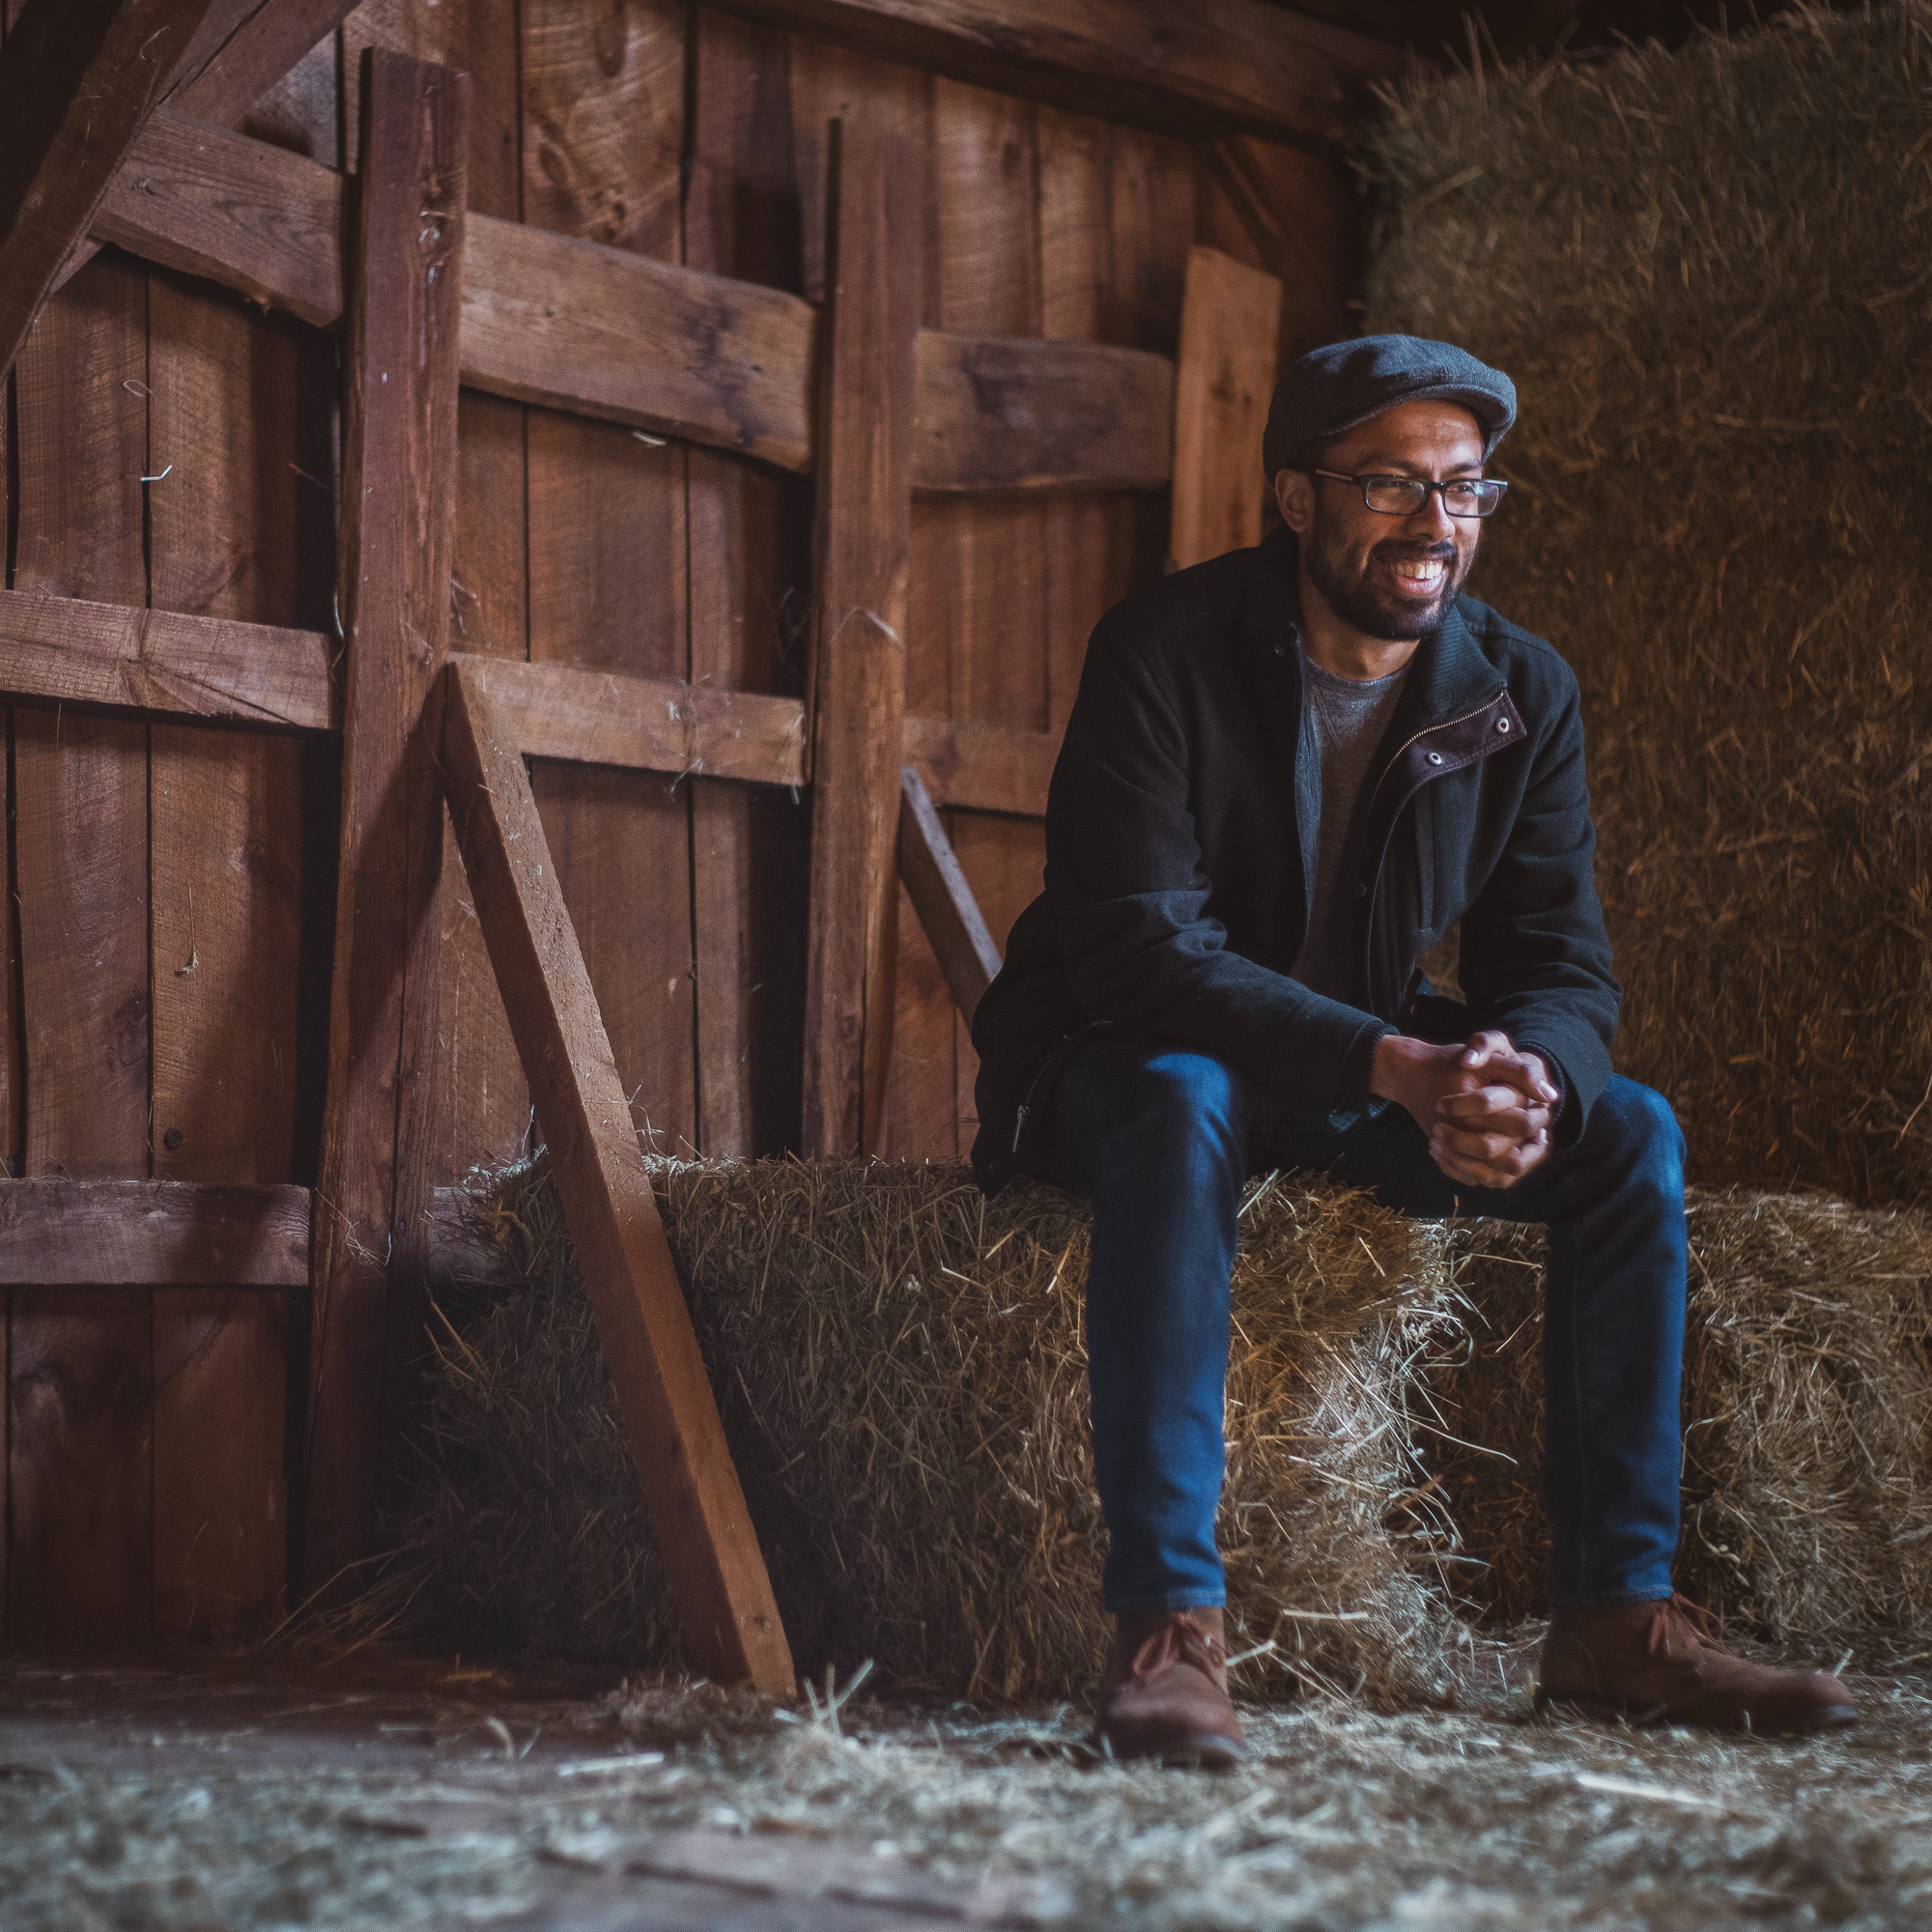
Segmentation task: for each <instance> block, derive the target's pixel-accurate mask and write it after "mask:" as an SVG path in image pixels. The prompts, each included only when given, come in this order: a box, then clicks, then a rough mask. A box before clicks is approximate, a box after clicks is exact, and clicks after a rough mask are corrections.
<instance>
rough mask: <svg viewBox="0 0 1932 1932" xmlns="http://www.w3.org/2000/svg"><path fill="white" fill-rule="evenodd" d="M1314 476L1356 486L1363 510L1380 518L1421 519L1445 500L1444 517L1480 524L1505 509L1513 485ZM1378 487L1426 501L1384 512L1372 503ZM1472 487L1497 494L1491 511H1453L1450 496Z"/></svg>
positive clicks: (1325, 472) (1482, 479) (1492, 479)
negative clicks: (1434, 502)
mask: <svg viewBox="0 0 1932 1932" xmlns="http://www.w3.org/2000/svg"><path fill="white" fill-rule="evenodd" d="M1310 474H1311V475H1315V476H1325V477H1327V478H1328V480H1329V481H1330V482H1331V483H1352V484H1354V485H1355V486H1356V487H1357V488H1358V489H1359V490H1360V491H1361V493H1362V507H1363V508H1364V509H1365V510H1373V511H1375V513H1376V515H1377V516H1378V517H1419V516H1421V514H1422V513H1423V511H1424V510H1425V509H1426V508H1427V507H1428V504H1429V499H1430V497H1434V496H1439V497H1441V498H1442V512H1443V515H1445V516H1449V517H1454V518H1455V519H1456V520H1457V521H1458V522H1459V523H1465V524H1466V523H1478V522H1481V521H1483V520H1484V519H1486V518H1489V517H1493V516H1494V515H1495V513H1496V512H1497V511H1498V510H1500V509H1501V508H1502V506H1503V498H1504V497H1506V496H1508V494H1509V485H1508V484H1507V483H1506V482H1505V481H1504V480H1503V479H1502V478H1501V477H1500V476H1451V477H1449V478H1447V479H1446V480H1445V481H1443V482H1440V483H1432V482H1430V480H1429V479H1428V478H1427V477H1426V476H1387V475H1370V476H1345V475H1344V474H1343V473H1342V472H1341V470H1339V469H1316V470H1312V471H1310ZM1375 483H1399V484H1401V485H1402V486H1403V488H1405V489H1407V490H1420V491H1421V492H1422V501H1421V502H1419V503H1417V504H1416V506H1415V508H1414V509H1412V510H1384V509H1382V508H1381V507H1380V506H1379V505H1378V504H1376V503H1372V502H1370V501H1369V488H1370V485H1372V484H1375ZM1471 483H1480V484H1481V485H1482V486H1483V488H1484V489H1486V490H1493V491H1494V492H1495V493H1496V494H1495V497H1494V498H1493V500H1492V502H1491V504H1490V507H1489V508H1488V509H1487V510H1452V509H1450V507H1449V492H1450V491H1451V490H1457V489H1461V488H1463V486H1464V485H1467V484H1471Z"/></svg>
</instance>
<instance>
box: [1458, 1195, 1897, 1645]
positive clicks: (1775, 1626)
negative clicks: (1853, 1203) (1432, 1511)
mask: <svg viewBox="0 0 1932 1932" xmlns="http://www.w3.org/2000/svg"><path fill="white" fill-rule="evenodd" d="M1542 1245H1543V1243H1542V1234H1541V1231H1540V1230H1526V1229H1517V1228H1510V1227H1506V1226H1504V1225H1502V1224H1500V1223H1494V1222H1471V1223H1463V1224H1461V1225H1459V1226H1458V1227H1457V1228H1456V1229H1455V1231H1454V1233H1453V1235H1452V1237H1451V1246H1452V1256H1453V1265H1454V1267H1455V1270H1456V1285H1457V1288H1458V1289H1459V1291H1460V1293H1461V1294H1462V1296H1463V1299H1464V1301H1465V1302H1466V1304H1467V1306H1468V1307H1469V1309H1470V1311H1471V1315H1470V1321H1471V1340H1470V1343H1469V1346H1468V1350H1467V1352H1466V1354H1464V1355H1463V1356H1462V1357H1461V1358H1460V1359H1456V1360H1454V1361H1453V1362H1452V1360H1451V1359H1450V1358H1449V1357H1447V1356H1446V1355H1444V1354H1438V1355H1437V1357H1436V1358H1435V1366H1434V1367H1433V1368H1432V1369H1431V1370H1430V1371H1429V1373H1428V1376H1427V1378H1426V1388H1427V1394H1428V1396H1429V1397H1430V1398H1431V1399H1432V1400H1433V1403H1434V1405H1435V1407H1434V1408H1433V1409H1432V1410H1430V1411H1429V1413H1430V1414H1431V1415H1432V1416H1433V1415H1435V1414H1439V1415H1440V1416H1442V1417H1443V1418H1444V1420H1445V1425H1446V1428H1447V1429H1448V1431H1449V1433H1450V1434H1452V1435H1456V1436H1460V1437H1463V1438H1464V1439H1465V1440H1466V1441H1469V1442H1475V1443H1481V1444H1483V1445H1485V1446H1486V1447H1487V1448H1489V1449H1491V1450H1499V1451H1502V1452H1504V1454H1505V1455H1506V1456H1507V1457H1508V1458H1510V1459H1513V1460H1509V1461H1505V1460H1502V1459H1501V1458H1499V1457H1497V1456H1495V1455H1489V1456H1483V1455H1478V1454H1475V1453H1473V1452H1471V1451H1469V1450H1467V1449H1463V1448H1460V1447H1458V1446H1457V1445H1456V1444H1455V1443H1453V1442H1449V1441H1447V1440H1444V1439H1443V1438H1441V1437H1438V1438H1436V1441H1437V1445H1438V1446H1437V1447H1435V1448H1433V1449H1431V1450H1430V1451H1429V1452H1428V1454H1429V1461H1430V1464H1431V1467H1432V1468H1433V1469H1434V1470H1435V1474H1436V1476H1437V1478H1438V1479H1439V1480H1440V1481H1441V1482H1442V1484H1443V1486H1444V1488H1445V1490H1446V1492H1447V1497H1446V1501H1447V1506H1448V1508H1449V1511H1450V1513H1451V1515H1452V1516H1453V1517H1454V1519H1455V1520H1456V1522H1457V1524H1458V1527H1459V1528H1460V1530H1461V1532H1462V1535H1463V1548H1464V1553H1466V1554H1468V1555H1470V1556H1473V1557H1475V1558H1478V1559H1480V1560H1482V1561H1483V1562H1484V1563H1486V1564H1487V1565H1488V1566H1489V1567H1488V1568H1487V1569H1485V1570H1481V1571H1477V1572H1475V1573H1474V1574H1473V1575H1472V1576H1470V1577H1468V1580H1466V1581H1465V1582H1464V1583H1463V1589H1464V1591H1465V1593H1466V1594H1467V1596H1468V1597H1469V1598H1470V1600H1471V1601H1472V1602H1473V1603H1474V1605H1477V1606H1478V1607H1479V1608H1480V1609H1481V1610H1482V1612H1484V1613H1485V1614H1486V1616H1487V1617H1488V1618H1489V1619H1490V1620H1492V1621H1494V1622H1498V1623H1503V1624H1511V1623H1516V1622H1518V1621H1520V1619H1522V1618H1524V1617H1531V1616H1537V1615H1541V1614H1542V1613H1543V1611H1544V1606H1545V1603H1546V1599H1547V1593H1548V1545H1547V1532H1546V1529H1545V1526H1544V1521H1543V1510H1542V1503H1541V1496H1540V1482H1541V1475H1540V1471H1541V1466H1542V1411H1543V1400H1542V1348H1541V1335H1542V1330H1541V1308H1542V1292H1543V1291H1542V1273H1541V1262H1542ZM1928 1279H1932V1220H1928V1219H1927V1217H1926V1216H1924V1215H1921V1214H1917V1213H1910V1212H1886V1211H1883V1210H1872V1209H1861V1208H1852V1207H1849V1206H1847V1205H1846V1204H1845V1203H1844V1202H1842V1201H1833V1200H1831V1199H1828V1198H1826V1197H1823V1196H1818V1195H1766V1194H1748V1193H1745V1192H1743V1191H1732V1192H1726V1193H1712V1194H1705V1193H1697V1194H1693V1195H1692V1197H1691V1199H1690V1322H1689V1329H1688V1338H1687V1347H1686V1350H1685V1383H1684V1425H1685V1463H1684V1540H1683V1544H1682V1546H1681V1550H1680V1555H1679V1560H1678V1583H1679V1586H1680V1587H1681V1588H1682V1589H1683V1590H1684V1591H1685V1592H1686V1593H1687V1594H1688V1595H1690V1596H1691V1597H1693V1598H1695V1599H1696V1600H1697V1601H1698V1602H1700V1603H1703V1604H1706V1605H1709V1606H1710V1607H1712V1608H1713V1609H1717V1610H1719V1611H1721V1612H1722V1613H1724V1614H1725V1615H1726V1616H1728V1617H1731V1618H1733V1619H1735V1620H1736V1621H1737V1622H1739V1623H1740V1624H1742V1625H1744V1626H1745V1627H1747V1629H1749V1630H1751V1631H1753V1632H1755V1633H1757V1634H1759V1635H1762V1636H1765V1637H1768V1638H1771V1639H1773V1640H1776V1641H1788V1640H1793V1639H1800V1638H1827V1637H1829V1638H1839V1637H1850V1636H1853V1635H1855V1634H1856V1635H1864V1634H1871V1633H1873V1632H1886V1633H1892V1634H1899V1635H1911V1634H1914V1633H1916V1632H1922V1631H1923V1630H1925V1629H1926V1628H1927V1626H1928V1625H1929V1624H1932V1436H1928V1426H1932V1366H1928V1362H1927V1356H1926V1316H1925V1286H1926V1283H1927V1281H1928Z"/></svg>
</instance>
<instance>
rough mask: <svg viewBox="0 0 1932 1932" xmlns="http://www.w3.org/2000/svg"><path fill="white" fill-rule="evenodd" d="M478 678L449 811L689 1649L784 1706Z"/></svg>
mask: <svg viewBox="0 0 1932 1932" xmlns="http://www.w3.org/2000/svg"><path fill="white" fill-rule="evenodd" d="M490 674H491V673H490V671H489V669H488V668H487V667H486V666H484V665H483V664H481V663H479V662H477V661H473V660H472V661H469V662H466V663H461V664H453V665H451V666H450V667H449V668H448V670H447V671H446V672H445V674H444V675H445V680H446V685H447V695H446V697H445V700H444V705H443V760H444V765H445V767H446V770H447V773H448V778H449V787H450V789H449V807H450V817H451V821H452V822H453V823H454V825H455V827H456V840H457V844H458V845H459V846H460V847H461V848H462V852H463V864H464V867H465V869H466V870H467V871H468V873H469V886H470V890H471V892H473V893H474V894H475V896H476V916H477V919H478V921H479V923H481V925H482V927H483V939H484V943H485V944H486V945H487V946H488V947H489V949H490V962H491V964H492V965H493V966H494V967H495V968H496V971H497V987H498V988H499V990H500V991H501V993H502V995H503V1007H504V1009H505V1011H506V1012H507V1013H508V1014H509V1016H510V1031H511V1034H512V1035H513V1037H515V1039H516V1042H517V1052H518V1055H519V1057H520V1058H521V1059H522V1061H523V1064H524V1074H525V1077H526V1079H527V1080H528V1081H529V1083H530V1097H531V1098H532V1099H533V1100H534V1101H535V1103H536V1110H537V1119H538V1122H540V1124H541V1125H542V1128H543V1134H544V1140H545V1143H546V1145H547V1146H548V1147H549V1149H550V1158H551V1171H552V1173H553V1174H554V1176H555V1177H556V1188H557V1193H558V1195H559V1197H560V1198H561V1200H562V1203H563V1212H564V1219H565V1221H566V1222H567V1223H568V1225H569V1228H570V1238H571V1241H572V1243H573V1244H574V1245H575V1247H576V1249H577V1257H578V1261H579V1263H580V1264H582V1269H583V1282H584V1288H585V1291H586V1293H588V1295H589V1299H590V1312H591V1316H592V1318H593V1319H594V1320H595V1321H596V1323H597V1335H598V1340H599V1341H600V1342H601V1343H602V1345H603V1349H604V1357H605V1360H606V1361H607V1362H608V1363H609V1364H610V1367H611V1386H612V1388H613V1389H614V1390H615V1391H616V1396H617V1406H618V1409H619V1411H620V1412H621V1413H622V1415H623V1418H624V1432H625V1434H626V1435H627V1436H628V1437H629V1439H630V1444H631V1454H632V1456H633V1458H634V1459H635V1460H636V1463H637V1466H638V1480H639V1484H640V1485H641V1487H642V1489H643V1492H644V1500H645V1502H646V1504H647V1505H648V1506H649V1509H650V1517H651V1528H652V1532H653V1533H654V1535H655V1536H656V1538H657V1543H658V1549H659V1552H660V1554H661V1555H662V1556H663V1558H664V1565H665V1569H666V1571H667V1572H668V1575H669V1577H670V1585H671V1595H672V1598H673V1600H674V1601H675V1603H676V1605H677V1612H678V1621H679V1622H680V1623H681V1624H682V1626H683V1628H684V1640H685V1651H686V1655H687V1657H688V1659H689V1661H690V1662H691V1664H692V1666H693V1667H694V1668H695V1669H697V1670H700V1671H703V1672H705V1673H706V1674H707V1675H709V1676H712V1677H717V1678H720V1679H723V1680H724V1681H725V1682H727V1683H735V1682H739V1681H741V1680H744V1679H747V1678H749V1679H750V1680H751V1682H752V1683H753V1686H754V1687H755V1688H756V1689H758V1690H764V1691H769V1692H772V1693H774V1694H785V1693H788V1692H790V1690H792V1689H793V1680H792V1665H791V1651H790V1648H789V1646H788V1645H787V1644H786V1642H785V1635H784V1629H783V1626H782V1625H781V1623H780V1621H779V1613H778V1606H777V1605H776V1604H775V1603H774V1602H773V1600H772V1587H771V1582H770V1579H769V1578H768V1577H767V1576H766V1574H765V1564H764V1558H763V1557H762V1556H761V1555H760V1554H759V1553H758V1545H757V1540H756V1538H755V1537H754V1536H753V1533H752V1523H751V1517H750V1515H749V1513H748V1512H747V1510H746V1508H745V1497H744V1492H743V1491H742V1490H741V1489H740V1487H739V1483H738V1473H737V1471H736V1469H735V1468H733V1466H732V1463H731V1453H730V1451H729V1450H728V1449H727V1448H726V1447H725V1430H724V1425H723V1424H722V1423H721V1422H720V1421H719V1418H718V1405H717V1403H716V1401H715V1399H714V1398H713V1396H712V1393H711V1384H710V1382H709V1381H708V1380H707V1379H706V1378H705V1373H704V1362H703V1358H702V1357H701V1356H700V1355H699V1354H698V1351H697V1338H696V1335H695V1334H694V1333H693V1332H692V1326H691V1315H690V1312H689V1310H688V1309H687V1308H686V1307H685V1302H684V1291H683V1289H682V1288H681V1287H680V1285H679V1283H678V1278H677V1269H676V1265H675V1264H674V1263H673V1262H672V1260H671V1253H670V1248H669V1246H668V1244H667V1242H666V1240H665V1236H664V1228H663V1225H662V1224H661V1222H660V1221H659V1219H658V1211H657V1202H656V1200H655V1199H654V1197H653V1196H652V1193H651V1183H650V1177H649V1176H648V1175H647V1174H646V1173H645V1171H644V1164H643V1159H642V1156H641V1154H640V1152H639V1147H638V1134H637V1129H636V1128H635V1127H634V1126H633V1125H632V1123H631V1110H630V1107H629V1105H628V1104H627V1102H626V1100H625V1097H624V1090H623V1087H622V1085H621V1084H620V1083H619V1081H618V1079H617V1065H616V1062H615V1060H614V1059H613V1058H612V1057H611V1041H610V1037H609V1036H608V1035H607V1034H606V1033H605V1031H604V1021H603V1017H602V1015H601V1014H600V1013H599V1012H598V1009H597V996H596V994H595V993H594V992H593V991H592V990H591V986H590V975H589V973H588V971H587V970H586V969H585V967H584V964H583V953H582V950H581V949H580V947H579V946H578V943H577V933H576V929H575V928H574V927H573V926H572V924H571V922H570V914H569V912H568V910H567V909H566V907H565V905H564V902H563V892H562V888H561V886H560V885H559V883H558V880H557V876H556V867H555V866H554V864H553V862H552V859H551V852H550V847H549V845H548V843H547V842H546V840H545V838H544V830H543V821H542V820H541V819H540V818H539V817H538V816H537V808H536V799H535V796H534V794H533V793H532V792H531V790H530V781H529V779H528V777H527V775H526V772H525V770H524V761H523V759H522V758H521V757H520V756H519V755H518V753H517V749H516V745H515V742H514V741H513V740H512V739H511V738H509V737H508V736H506V735H505V733H504V731H503V729H502V726H501V725H500V723H499V722H498V720H497V715H496V712H495V709H494V707H493V706H492V704H491V701H490V697H489V693H488V686H487V683H486V679H487V678H488V677H489V676H490Z"/></svg>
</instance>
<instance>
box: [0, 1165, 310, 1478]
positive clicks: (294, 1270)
mask: <svg viewBox="0 0 1932 1932" xmlns="http://www.w3.org/2000/svg"><path fill="white" fill-rule="evenodd" d="M308 1267H309V1190H308V1189H307V1188H306V1187H290V1186H278V1187H260V1186H253V1185H240V1186H229V1185H220V1184H215V1183H210V1182H198V1181H187V1180H16V1181H14V1182H11V1183H10V1184H9V1185H7V1186H5V1187H0V1283H5V1284H6V1285H8V1286H10V1287H22V1288H24V1287H28V1286H40V1287H44V1288H99V1287H104V1286H105V1287H112V1286H119V1287H124V1288H126V1287H150V1288H168V1287H174V1288H244V1287H245V1288H260V1289H278V1288H279V1289H286V1288H305V1287H307V1285H308ZM63 1305H64V1306H70V1307H71V1305H72V1303H71V1301H69V1302H65V1303H63ZM277 1447H278V1453H277V1457H276V1460H277V1462H279V1460H280V1457H279V1445H277Z"/></svg>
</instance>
